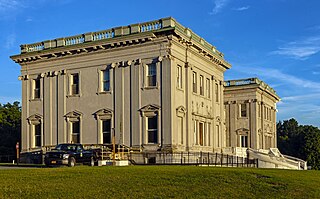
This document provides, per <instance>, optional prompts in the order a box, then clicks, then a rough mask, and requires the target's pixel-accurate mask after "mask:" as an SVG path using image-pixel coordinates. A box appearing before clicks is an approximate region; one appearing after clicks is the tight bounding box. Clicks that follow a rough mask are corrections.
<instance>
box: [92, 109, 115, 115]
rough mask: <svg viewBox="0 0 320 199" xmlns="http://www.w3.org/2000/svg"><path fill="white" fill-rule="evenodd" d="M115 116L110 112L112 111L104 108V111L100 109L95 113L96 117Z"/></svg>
mask: <svg viewBox="0 0 320 199" xmlns="http://www.w3.org/2000/svg"><path fill="white" fill-rule="evenodd" d="M112 114H113V111H112V110H110V109H107V108H103V109H100V110H98V111H96V112H95V113H94V115H96V116H101V115H112Z"/></svg>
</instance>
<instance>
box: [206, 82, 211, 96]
mask: <svg viewBox="0 0 320 199" xmlns="http://www.w3.org/2000/svg"><path fill="white" fill-rule="evenodd" d="M206 82H207V83H206V84H207V85H206V89H207V97H208V98H210V79H209V78H207V81H206Z"/></svg>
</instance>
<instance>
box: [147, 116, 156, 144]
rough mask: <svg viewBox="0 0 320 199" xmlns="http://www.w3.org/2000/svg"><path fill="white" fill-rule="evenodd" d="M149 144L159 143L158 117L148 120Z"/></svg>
mask: <svg viewBox="0 0 320 199" xmlns="http://www.w3.org/2000/svg"><path fill="white" fill-rule="evenodd" d="M148 143H158V117H157V116H155V117H149V118H148Z"/></svg>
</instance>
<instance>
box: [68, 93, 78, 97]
mask: <svg viewBox="0 0 320 199" xmlns="http://www.w3.org/2000/svg"><path fill="white" fill-rule="evenodd" d="M80 96H81V95H80V94H74V95H67V97H80Z"/></svg>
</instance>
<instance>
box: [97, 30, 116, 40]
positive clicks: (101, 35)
mask: <svg viewBox="0 0 320 199" xmlns="http://www.w3.org/2000/svg"><path fill="white" fill-rule="evenodd" d="M113 37H114V31H113V30H104V31H99V32H94V33H92V40H93V41H98V40H102V39H109V38H113Z"/></svg>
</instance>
